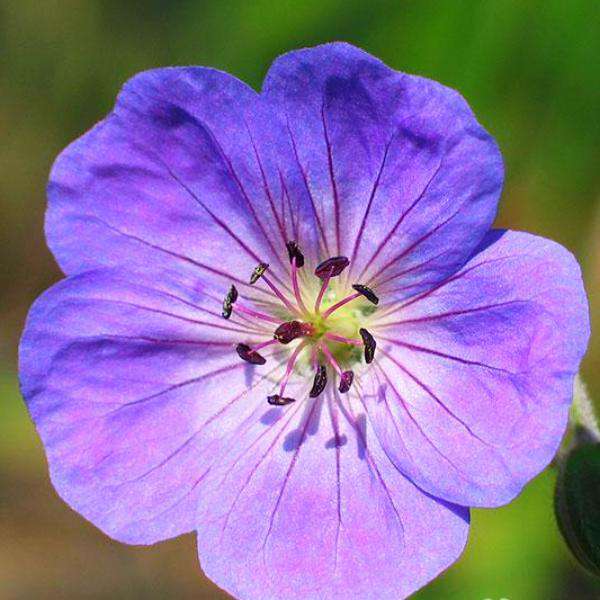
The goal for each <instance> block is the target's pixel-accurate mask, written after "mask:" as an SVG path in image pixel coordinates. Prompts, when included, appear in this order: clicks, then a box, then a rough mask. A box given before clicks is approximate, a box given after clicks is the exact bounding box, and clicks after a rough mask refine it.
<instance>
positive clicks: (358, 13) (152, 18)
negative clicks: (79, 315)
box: [0, 0, 600, 600]
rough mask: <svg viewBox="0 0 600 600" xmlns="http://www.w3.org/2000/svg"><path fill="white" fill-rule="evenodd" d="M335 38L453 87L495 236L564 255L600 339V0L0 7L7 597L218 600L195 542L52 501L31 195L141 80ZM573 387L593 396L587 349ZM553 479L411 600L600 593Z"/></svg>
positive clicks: (49, 267)
mask: <svg viewBox="0 0 600 600" xmlns="http://www.w3.org/2000/svg"><path fill="white" fill-rule="evenodd" d="M336 39H343V40H347V41H349V42H353V43H355V44H358V45H360V46H362V47H363V48H365V49H366V50H368V51H370V52H372V53H374V54H376V55H378V56H379V57H381V58H382V59H383V60H384V61H386V62H387V63H388V64H389V65H391V66H393V67H395V68H397V69H400V70H404V71H407V72H412V73H418V74H421V75H425V76H428V77H432V78H434V79H437V80H439V81H441V82H443V83H445V84H447V85H449V86H451V87H454V88H457V89H458V90H460V91H461V92H462V93H463V95H464V96H465V97H466V98H467V99H468V101H469V102H470V104H471V106H472V107H473V108H474V110H475V112H476V113H477V115H478V117H479V119H480V121H481V122H482V123H483V124H484V125H485V126H486V127H487V129H488V130H490V131H491V132H492V133H493V135H495V136H496V138H497V139H498V141H499V144H500V146H501V148H502V150H503V153H504V157H505V160H506V171H507V180H506V188H505V192H504V199H503V202H502V208H501V212H500V215H499V218H498V223H499V224H500V225H502V226H509V227H512V228H517V229H526V230H529V231H532V232H535V233H538V234H540V235H544V236H548V237H552V238H554V239H556V240H558V241H559V242H561V243H562V244H564V245H566V246H567V247H568V248H570V249H571V250H572V251H573V252H574V253H575V254H576V255H577V256H578V258H579V259H580V261H581V264H582V266H583V270H584V273H585V279H586V284H587V289H588V291H589V294H590V301H591V306H592V317H593V326H595V330H596V331H598V329H599V326H600V202H599V199H600V160H599V159H600V151H599V148H600V67H599V65H600V4H599V3H598V0H589V1H585V0H584V1H582V0H568V1H565V0H540V1H533V0H514V1H512V2H511V1H492V0H489V1H482V2H473V1H460V0H431V1H428V0H424V1H417V0H414V1H399V0H396V1H390V2H383V1H377V0H370V1H368V2H356V1H354V0H308V1H295V2H294V1H287V0H286V1H282V0H279V1H277V2H273V1H269V0H254V1H252V2H248V1H245V0H237V1H232V2H223V1H219V0H211V1H203V0H170V1H169V0H148V1H146V2H135V1H127V0H104V1H101V0H95V1H91V0H89V1H77V0H44V1H43V2H41V1H40V0H1V1H0V135H1V139H0V202H1V214H0V240H1V247H0V261H1V263H0V264H1V269H0V326H1V330H0V331H1V337H0V391H1V394H0V598H2V599H3V600H5V599H11V600H13V599H31V598H43V599H55V598H66V599H72V598H73V599H79V598H119V599H126V600H127V599H132V598H144V599H148V598H150V599H151V598H183V599H185V598H195V599H202V598H207V599H208V598H210V599H213V598H214V599H219V598H226V597H227V596H226V595H225V594H224V593H222V592H220V591H219V590H218V589H217V588H216V587H215V586H214V585H213V584H212V583H211V582H209V581H207V580H206V579H205V578H204V577H203V576H202V574H201V573H200V571H199V569H198V567H197V563H196V554H195V546H194V539H193V536H191V535H190V536H184V537H182V538H179V539H176V540H173V541H169V542H166V543H163V544H160V545H158V546H154V547H149V548H142V547H126V546H121V545H119V544H117V543H115V542H112V541H111V540H109V539H108V538H106V537H104V536H103V535H102V534H101V533H100V532H99V531H97V530H96V529H95V528H94V527H93V526H92V525H90V524H88V523H87V522H85V521H84V520H83V519H82V518H81V517H79V516H78V515H77V514H76V513H74V512H72V511H70V510H69V509H68V508H67V506H66V505H64V504H63V503H62V502H61V501H60V500H59V499H58V497H57V496H56V494H55V493H54V492H53V490H52V488H51V485H50V483H49V481H48V476H47V472H46V466H45V461H44V457H43V453H42V448H41V446H40V443H39V442H38V439H37V437H36V434H35V431H34V428H33V426H32V424H31V423H30V421H29V418H28V416H27V413H26V411H25V408H24V406H23V403H22V401H21V399H20V396H19V392H18V384H17V377H16V352H17V351H16V347H17V343H18V339H19V335H20V330H21V327H22V325H23V321H24V318H25V315H26V312H27V309H28V306H29V305H30V303H31V302H32V301H33V299H34V298H35V297H36V296H37V295H38V294H39V293H40V292H41V291H42V290H44V289H45V288H47V287H48V286H50V285H51V284H52V283H53V282H55V281H56V280H57V279H58V278H60V276H61V274H60V272H59V271H58V269H57V267H56V265H55V263H54V261H53V259H52V256H51V255H50V254H49V252H48V250H47V248H46V246H45V242H44V235H43V216H44V209H45V183H46V178H47V174H48V171H49V168H50V166H51V163H52V160H53V158H54V157H55V156H56V154H57V153H58V152H59V150H60V149H61V148H63V147H64V146H65V145H66V144H67V143H68V142H69V141H70V140H72V139H74V138H75V137H76V136H79V135H80V134H81V133H82V132H84V131H85V130H86V129H88V128H89V127H90V126H91V125H92V124H93V123H94V122H96V121H97V120H99V119H100V118H101V117H102V116H103V115H104V114H105V113H106V112H107V111H109V110H110V108H111V105H112V103H113V99H114V97H115V95H116V93H117V91H118V89H119V87H120V85H121V84H122V83H123V82H124V81H125V80H126V79H127V78H128V77H130V76H131V75H133V74H134V73H136V72H137V71H140V70H143V69H147V68H150V67H155V66H160V65H174V64H199V65H210V66H215V67H218V68H220V69H224V70H227V71H230V72H232V73H234V74H236V75H237V76H238V77H240V78H242V79H244V80H245V81H247V82H248V83H250V84H251V85H253V86H255V87H258V86H260V82H261V80H262V77H263V75H264V73H265V71H266V69H267V68H268V66H269V64H270V62H271V61H272V59H273V58H274V57H275V56H277V55H278V54H280V53H282V52H284V51H287V50H290V49H292V48H296V47H301V46H306V45H313V44H317V43H321V42H324V41H330V40H336ZM583 374H584V376H585V378H586V380H587V381H588V382H589V385H590V387H591V391H592V394H593V395H594V397H595V398H600V335H596V336H595V337H592V342H591V347H590V350H589V353H588V356H587V358H586V360H585V363H584V365H583ZM554 480H555V473H554V472H553V471H552V469H549V470H548V471H547V472H546V473H543V474H542V475H540V476H539V477H538V478H537V479H536V480H535V481H533V482H532V483H531V484H530V485H529V486H528V488H527V489H526V491H525V492H524V493H523V494H522V496H521V497H519V498H518V499H517V500H516V501H515V502H514V503H512V504H511V505H510V506H508V507H505V508H502V509H498V510H494V511H483V510H479V511H474V514H473V526H472V533H471V541H470V544H469V546H468V549H467V550H466V552H465V554H464V556H463V558H462V559H461V560H460V561H459V562H458V563H457V564H456V565H455V566H454V567H452V568H451V569H450V570H449V571H448V572H446V573H445V574H444V575H443V576H442V577H440V578H439V579H437V580H436V581H435V582H434V583H433V584H432V585H430V586H429V587H428V588H426V589H425V590H423V591H421V592H419V593H418V594H416V596H415V597H416V598H417V599H418V600H427V599H440V598H441V599H460V600H465V599H477V600H479V599H481V600H483V599H484V598H490V599H494V600H499V599H500V598H508V599H510V600H521V599H527V600H538V599H540V600H563V599H564V600H566V599H569V600H572V599H577V600H587V599H592V598H600V587H599V585H598V583H597V582H595V581H594V580H592V579H591V578H590V577H588V576H587V575H586V574H584V573H583V572H582V571H581V570H579V568H578V567H577V566H576V565H575V563H574V561H573V560H572V559H571V558H570V556H569V555H568V552H567V551H566V549H565V547H564V545H563V543H562V541H561V539H560V537H559V535H558V532H557V528H556V525H555V522H554V518H553V512H552V492H553V485H554ZM389 558H390V557H382V560H388V559H389ZM290 560H293V557H290Z"/></svg>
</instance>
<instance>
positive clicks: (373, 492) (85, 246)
mask: <svg viewBox="0 0 600 600" xmlns="http://www.w3.org/2000/svg"><path fill="white" fill-rule="evenodd" d="M502 182H503V164H502V159H501V155H500V152H499V150H498V147H497V145H496V143H495V142H494V140H493V139H492V138H491V137H490V135H489V134H488V133H486V131H485V130H484V129H483V128H482V127H481V126H480V125H479V124H478V122H477V121H476V119H475V117H474V115H473V113H472V111H471V110H470V108H469V107H468V105H467V104H466V102H465V101H464V100H463V98H462V97H461V96H460V95H459V94H458V93H457V92H455V91H453V90H451V89H448V88H446V87H444V86H442V85H440V84H438V83H436V82H433V81H430V80H428V79H423V78H421V77H415V76H412V75H406V74H403V73H399V72H396V71H394V70H391V69H390V68H388V67H387V66H386V65H384V64H383V63H382V62H380V61H379V60H377V59H376V58H374V57H372V56H370V55H369V54H367V53H365V52H363V51H361V50H359V49H357V48H355V47H353V46H350V45H348V44H343V43H334V44H327V45H324V46H319V47H316V48H312V49H304V50H299V51H295V52H291V53H289V54H286V55H284V56H282V57H280V58H278V59H277V60H276V61H275V63H274V64H273V66H272V67H271V69H270V71H269V73H268V75H267V76H266V79H265V82H264V85H263V89H262V91H261V92H260V93H256V92H255V91H253V90H252V89H251V88H249V87H248V86H246V85H245V84H244V83H242V82H240V81H239V80H237V79H236V78H234V77H232V76H230V75H227V74H226V73H222V72H220V71H216V70H213V69H207V68H200V67H185V68H163V69H156V70H152V71H147V72H144V73H141V74H139V75H137V76H135V77H133V79H131V80H130V81H129V82H128V83H126V84H125V86H124V87H123V89H122V91H121V93H120V95H119V97H118V100H117V102H116V106H115V108H114V110H113V111H112V112H111V113H110V114H109V115H108V116H107V117H106V118H105V119H104V120H103V121H102V122H101V123H99V124H98V125H97V126H95V127H94V128H93V129H92V130H91V131H89V132H88V133H86V134H85V135H84V136H83V137H81V138H79V139H78V140H77V141H75V142H74V143H72V144H71V145H70V146H69V147H68V148H67V149H66V150H65V151H64V152H63V153H62V154H61V155H60V156H59V157H58V159H57V161H56V163H55V164H54V167H53V169H52V173H51V176H50V183H49V186H48V196H49V205H48V211H47V219H46V235H47V239H48V244H49V246H50V248H51V250H52V252H53V253H54V256H55V257H56V259H57V261H58V263H59V265H60V267H61V268H62V270H63V271H64V273H65V274H66V275H67V277H66V278H65V279H63V280H62V281H60V282H59V283H57V284H56V285H55V286H54V287H52V288H51V289H50V290H48V291H47V292H46V293H44V294H43V295H42V297H41V298H39V299H38V300H37V301H36V302H35V304H34V305H33V307H32V309H31V311H30V313H29V317H28V319H27V324H26V327H25V332H24V334H23V338H22V341H21V346H20V377H21V385H22V391H23V396H24V398H25V400H26V402H27V406H28V408H29V411H30V413H31V416H32V418H33V420H34V422H35V424H36V426H37V429H38V432H39V435H40V436H41V439H42V441H43V444H44V447H45V451H46V455H47V459H48V464H49V469H50V477H51V479H52V482H53V484H54V486H55V487H56V490H57V491H58V493H59V494H60V496H61V497H62V498H63V499H64V500H65V501H66V502H67V503H68V504H69V505H70V506H71V507H73V508H74V509H75V510H76V511H78V512H79V513H80V514H81V515H83V516H84V517H85V518H86V519H88V520H89V521H91V522H92V523H94V524H95V525H96V526H97V527H99V528H100V529H101V530H102V531H104V532H106V533H107V534H108V535H109V536H111V537H112V538H114V539H116V540H120V541H122V542H126V543H131V544H152V543H154V542H158V541H160V540H164V539H166V538H171V537H173V536H178V535H180V534H183V533H186V532H190V531H196V532H197V537H198V548H199V555H200V561H201V565H202V568H203V569H204V571H205V573H206V574H207V576H208V577H210V578H211V579H212V580H213V581H215V582H216V583H217V584H218V585H219V586H220V587H221V588H223V589H225V590H227V591H228V592H229V593H231V594H233V595H234V596H236V597H238V598H243V599H251V600H267V599H277V600H282V599H284V600H304V599H306V598H320V599H323V600H334V599H346V598H360V599H363V598H368V599H377V600H385V599H389V600H398V598H404V597H406V596H408V595H410V594H411V593H412V592H414V591H415V590H417V589H418V588H420V587H421V586H423V585H424V584H425V583H427V582H428V581H430V580H431V579H432V578H434V577H435V576H436V575H438V574H439V573H440V572H441V571H442V570H444V569H445V568H446V567H448V566H449V565H450V564H451V563H452V562H453V561H455V560H456V559H457V557H458V556H459V555H460V553H461V551H462V549H463V547H464V545H465V542H466V538H467V532H468V528H469V509H468V508H467V507H493V506H499V505H502V504H505V503H507V502H510V501H511V500H512V499H513V498H514V497H515V496H517V494H519V492H520V491H521V489H522V488H523V486H524V485H525V484H526V483H527V482H528V481H529V480H530V479H531V478H532V477H534V476H535V475H536V474H537V473H539V472H540V471H541V470H542V469H543V468H544V467H545V466H546V465H548V463H549V462H550V461H551V459H552V457H553V456H554V454H555V452H556V450H557V447H558V445H559V442H560V440H561V436H562V435H563V432H564V430H565V427H566V423H567V417H568V412H569V405H570V401H571V396H572V387H573V378H574V375H575V374H576V372H577V370H578V367H579V363H580V360H581V358H582V356H583V354H584V351H585V348H586V344H587V340H588V335H589V322H588V307H587V300H586V296H585V293H584V288H583V284H582V280H581V274H580V270H579V267H578V265H577V262H576V261H575V259H574V258H573V256H572V255H571V254H570V253H569V252H568V251H566V250H565V249H564V248H562V247H561V246H559V245H557V244H556V243H553V242H551V241H548V240H545V239H542V238H539V237H536V236H533V235H529V234H527V233H520V232H515V231H507V230H493V229H491V226H492V222H493V220H494V217H495V214H496V208H497V202H498V199H499V196H500V192H501V188H502Z"/></svg>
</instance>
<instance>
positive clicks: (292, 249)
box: [285, 241, 304, 268]
mask: <svg viewBox="0 0 600 600" xmlns="http://www.w3.org/2000/svg"><path fill="white" fill-rule="evenodd" d="M285 247H286V248H287V251H288V256H289V257H290V262H292V261H293V260H294V258H295V259H296V266H297V267H298V268H300V267H303V266H304V254H302V252H300V248H298V244H297V243H296V242H294V241H291V242H287V244H286V245H285Z"/></svg>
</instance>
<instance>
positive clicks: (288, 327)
mask: <svg viewBox="0 0 600 600" xmlns="http://www.w3.org/2000/svg"><path fill="white" fill-rule="evenodd" d="M313 333H314V329H313V326H312V325H311V324H310V323H302V322H300V321H288V322H287V323H282V324H281V325H280V326H279V327H278V328H277V329H276V330H275V333H274V334H273V337H274V338H275V339H276V340H277V341H278V342H280V343H282V344H289V343H290V342H291V341H292V340H295V339H296V338H299V337H304V336H308V335H312V334H313Z"/></svg>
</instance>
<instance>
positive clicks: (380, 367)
mask: <svg viewBox="0 0 600 600" xmlns="http://www.w3.org/2000/svg"><path fill="white" fill-rule="evenodd" d="M384 321H385V319H384ZM376 335H377V340H378V342H379V346H378V353H377V359H376V368H375V370H374V378H373V379H372V380H371V385H370V395H368V396H367V398H368V400H367V405H368V409H369V412H370V413H371V415H372V418H373V420H374V423H375V424H376V429H377V433H378V435H379V437H380V439H381V441H382V443H383V445H384V446H385V448H386V450H387V452H388V453H389V455H390V456H391V457H392V459H393V460H394V463H395V464H396V465H397V467H398V468H399V469H401V470H402V471H403V472H405V473H406V474H407V475H408V476H410V477H411V478H412V479H413V480H414V481H415V482H416V483H417V485H419V486H421V487H422V488H423V489H425V490H427V491H428V492H430V493H432V494H434V495H436V496H439V497H441V498H445V499H446V500H448V501H451V502H456V503H459V504H464V505H467V506H497V505H500V504H504V503H506V502H509V501H510V500H511V499H512V498H514V497H515V496H516V495H517V494H518V493H519V492H520V491H521V489H522V487H523V486H524V485H525V484H526V483H527V482H528V481H529V480H530V479H531V478H532V477H534V476H535V475H537V474H538V473H539V472H540V471H541V470H542V469H544V467H546V466H547V465H548V463H549V462H550V461H551V460H552V458H553V456H554V454H555V453H556V450H557V448H558V445H559V443H560V440H561V438H562V435H563V433H564V431H565V427H566V423H567V418H568V412H569V405H570V402H571V399H572V391H573V378H574V376H575V374H576V373H577V370H578V368H579V363H580V361H581V358H582V356H583V354H584V352H585V349H586V346H587V341H588V337H589V316H588V305H587V300H586V296H585V291H584V289H583V284H582V281H581V274H580V270H579V267H578V265H577V262H576V261H575V259H574V258H573V256H572V255H571V254H570V253H569V252H567V251H566V250H565V249H564V248H563V247H561V246H559V245H558V244H555V243H554V242H550V241H548V240H545V239H542V238H538V237H536V236H533V235H529V234H526V233H518V232H513V231H493V232H491V233H490V234H489V235H488V236H487V237H486V239H485V243H484V244H483V245H482V247H481V248H480V250H479V251H478V252H477V253H476V254H475V255H474V256H473V257H472V258H471V260H470V261H469V262H468V263H467V264H466V265H465V266H464V267H463V268H462V269H461V270H460V271H458V273H456V274H455V275H453V276H452V277H449V278H448V279H447V280H446V281H445V282H444V283H442V284H440V285H439V286H437V287H436V288H434V289H433V290H431V291H430V292H425V293H423V294H421V295H420V296H416V297H415V298H412V299H411V300H409V301H406V302H403V303H398V304H397V305H396V306H395V307H394V310H391V309H390V314H389V316H388V318H387V322H385V324H382V325H381V326H380V327H378V328H377V333H376Z"/></svg>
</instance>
